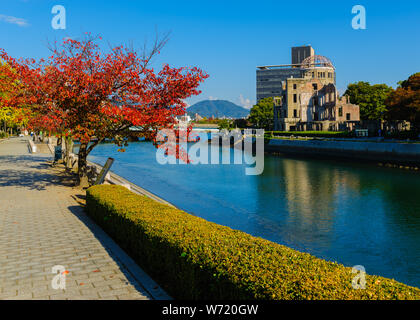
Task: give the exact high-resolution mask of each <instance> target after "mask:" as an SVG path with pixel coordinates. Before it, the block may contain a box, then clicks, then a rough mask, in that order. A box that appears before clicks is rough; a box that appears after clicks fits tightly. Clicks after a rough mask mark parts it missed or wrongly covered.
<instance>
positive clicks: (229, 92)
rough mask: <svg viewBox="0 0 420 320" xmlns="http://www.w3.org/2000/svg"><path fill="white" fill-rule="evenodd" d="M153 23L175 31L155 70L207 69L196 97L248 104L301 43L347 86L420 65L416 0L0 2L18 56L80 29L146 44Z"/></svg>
mask: <svg viewBox="0 0 420 320" xmlns="http://www.w3.org/2000/svg"><path fill="white" fill-rule="evenodd" d="M357 4H361V5H364V6H365V8H366V11H367V29H366V30H354V29H353V28H352V27H351V21H352V18H353V15H352V12H351V10H352V7H353V6H354V5H357ZM54 5H63V6H64V7H65V8H66V11H67V28H66V30H54V29H53V28H52V27H51V19H52V18H53V14H51V9H52V7H53V6H54ZM156 28H157V30H158V31H159V32H162V33H164V32H171V36H170V41H169V43H168V44H167V45H166V46H165V48H164V49H163V50H162V52H161V54H160V55H159V57H157V58H156V59H155V61H154V64H155V67H156V68H159V67H160V66H161V65H162V63H169V64H170V65H172V66H176V67H179V66H198V67H200V68H202V69H203V70H205V71H206V72H207V73H208V74H209V75H210V78H209V79H207V80H206V82H205V83H204V84H203V85H202V86H201V89H202V91H203V93H202V94H201V95H200V96H198V97H194V98H191V99H188V100H187V101H188V103H190V104H193V103H195V102H197V101H200V100H204V99H208V98H211V99H216V98H218V99H226V100H230V101H232V102H234V103H237V104H240V105H246V106H250V105H251V104H252V103H254V102H255V70H256V66H259V65H265V64H283V63H289V62H290V59H291V58H290V47H291V46H298V45H305V44H311V45H312V46H313V47H314V48H315V51H316V53H317V54H321V55H325V56H327V57H329V58H330V59H331V60H332V61H333V63H334V64H335V66H336V68H337V86H338V88H339V90H340V91H341V92H342V93H343V91H344V90H345V88H346V87H347V85H348V84H349V83H351V82H356V81H369V82H371V83H386V84H388V85H392V86H394V87H395V86H396V84H397V82H398V81H400V80H404V79H406V78H407V77H408V76H410V75H411V74H413V73H415V72H420V41H419V40H420V1H417V0H401V1H390V0H382V1H376V0H351V1H348V0H339V1H337V0H335V1H330V0H324V1H306V0H300V1H282V0H277V1H267V0H259V1H246V0H242V1H236V0H234V1H233V0H232V1H228V0H225V1H219V0H211V1H207V0H205V1H204V0H202V1H197V0H196V1H190V0H178V1H173V0H171V1H167V0H162V1H150V0H149V1H143V0H137V1H134V0H132V1H129V0H120V1H108V0H101V1H99V0H91V1H88V0H85V1H80V0H60V1H58V0H56V1H49V0H1V1H0V35H1V37H0V48H4V49H5V50H6V51H7V52H8V53H9V54H11V55H12V56H16V57H21V56H22V57H46V56H47V55H48V54H49V51H48V49H47V46H46V43H47V42H48V40H60V39H62V38H64V37H80V36H81V35H82V34H83V33H84V32H91V33H93V34H100V35H101V36H102V37H103V38H104V40H105V41H109V42H110V43H111V44H124V43H128V42H132V43H133V44H134V45H135V46H137V47H139V48H140V47H142V45H143V43H144V41H145V40H146V39H148V41H149V42H150V41H151V40H152V39H153V37H154V34H155V30H156Z"/></svg>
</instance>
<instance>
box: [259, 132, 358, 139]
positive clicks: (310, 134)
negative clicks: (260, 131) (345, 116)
mask: <svg viewBox="0 0 420 320" xmlns="http://www.w3.org/2000/svg"><path fill="white" fill-rule="evenodd" d="M266 134H267V135H269V136H271V135H273V136H275V137H281V136H283V137H290V136H295V137H311V138H350V137H353V136H354V133H353V132H349V131H269V132H266Z"/></svg>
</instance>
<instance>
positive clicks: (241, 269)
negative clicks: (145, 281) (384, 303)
mask: <svg viewBox="0 0 420 320" xmlns="http://www.w3.org/2000/svg"><path fill="white" fill-rule="evenodd" d="M86 208H87V212H88V214H89V215H90V216H91V217H92V218H93V219H94V220H95V221H96V222H97V223H98V224H99V225H100V226H102V227H103V228H104V230H105V231H106V232H107V233H108V234H110V235H111V237H113V238H114V239H115V241H116V242H117V243H119V244H120V246H121V247H123V248H124V249H125V250H126V251H127V252H128V253H129V254H130V255H131V256H132V257H133V258H134V259H135V260H136V261H137V263H138V264H139V265H140V266H141V267H142V268H143V269H144V270H145V271H146V272H147V273H149V275H150V276H152V278H154V279H155V280H156V281H157V282H158V283H159V284H160V285H161V286H162V287H163V288H164V289H165V290H166V291H167V292H168V293H169V294H170V295H172V296H173V297H174V298H177V299H263V300H271V299H420V290H419V289H418V288H413V287H409V286H406V285H404V284H402V283H399V282H397V281H395V280H390V279H386V278H382V277H377V276H370V275H368V276H367V277H366V289H365V290H355V289H353V288H352V279H353V277H354V276H355V274H352V272H351V271H352V269H351V268H348V267H344V266H343V265H340V264H337V263H332V262H328V261H325V260H322V259H319V258H316V257H314V256H312V255H310V254H307V253H301V252H298V251H296V250H293V249H290V248H287V247H285V246H282V245H279V244H276V243H273V242H270V241H267V240H264V239H261V238H256V237H253V236H251V235H249V234H246V233H244V232H241V231H237V230H232V229H230V228H228V227H224V226H221V225H218V224H215V223H212V222H208V221H206V220H204V219H201V218H198V217H195V216H193V215H190V214H188V213H185V212H183V211H181V210H178V209H174V208H172V207H169V206H167V205H163V204H160V203H157V202H155V201H154V200H151V199H149V198H147V197H143V196H139V195H136V194H134V193H132V192H130V191H128V190H127V189H126V188H124V187H121V186H94V187H91V188H90V189H88V190H87V204H86Z"/></svg>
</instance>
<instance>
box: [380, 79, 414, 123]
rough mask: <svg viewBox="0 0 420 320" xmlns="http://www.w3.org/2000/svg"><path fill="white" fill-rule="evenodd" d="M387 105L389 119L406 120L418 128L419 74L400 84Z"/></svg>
mask: <svg viewBox="0 0 420 320" xmlns="http://www.w3.org/2000/svg"><path fill="white" fill-rule="evenodd" d="M387 104H388V109H389V111H388V115H387V116H388V118H389V119H393V120H408V121H410V122H411V123H412V124H414V125H415V126H417V127H418V128H420V72H419V73H416V74H413V75H412V76H410V77H409V78H408V79H407V80H405V81H402V82H400V85H399V87H398V88H397V89H396V90H395V91H394V92H393V93H392V94H391V95H390V97H389V99H388V101H387Z"/></svg>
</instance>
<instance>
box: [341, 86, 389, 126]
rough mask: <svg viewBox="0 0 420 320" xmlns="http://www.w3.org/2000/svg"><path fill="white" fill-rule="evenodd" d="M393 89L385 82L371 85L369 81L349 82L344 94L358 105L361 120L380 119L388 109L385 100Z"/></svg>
mask: <svg viewBox="0 0 420 320" xmlns="http://www.w3.org/2000/svg"><path fill="white" fill-rule="evenodd" d="M393 91H394V90H393V89H392V88H391V87H389V86H387V85H386V84H375V85H371V84H370V83H369V82H363V81H360V82H357V83H352V84H349V86H348V87H347V91H346V93H345V95H348V96H349V97H350V102H351V103H353V104H357V105H359V106H360V118H361V119H362V120H382V119H384V118H385V115H386V113H387V111H388V108H387V105H386V103H385V102H386V100H387V99H388V98H389V96H390V95H391V93H392V92H393Z"/></svg>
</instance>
